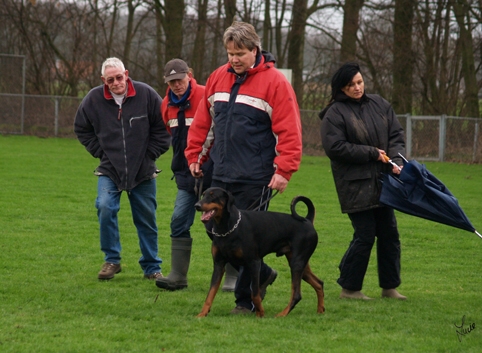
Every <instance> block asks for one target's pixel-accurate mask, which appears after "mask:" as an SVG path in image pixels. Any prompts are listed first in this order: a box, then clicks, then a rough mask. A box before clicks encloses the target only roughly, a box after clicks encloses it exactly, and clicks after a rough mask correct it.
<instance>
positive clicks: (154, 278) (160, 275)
mask: <svg viewBox="0 0 482 353" xmlns="http://www.w3.org/2000/svg"><path fill="white" fill-rule="evenodd" d="M163 277H164V276H163V275H162V273H161V272H155V273H151V274H150V275H144V278H145V279H153V280H156V279H158V278H163Z"/></svg>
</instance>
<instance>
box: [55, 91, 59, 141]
mask: <svg viewBox="0 0 482 353" xmlns="http://www.w3.org/2000/svg"><path fill="white" fill-rule="evenodd" d="M54 102H55V123H54V124H55V137H57V136H58V134H59V97H55V101H54Z"/></svg>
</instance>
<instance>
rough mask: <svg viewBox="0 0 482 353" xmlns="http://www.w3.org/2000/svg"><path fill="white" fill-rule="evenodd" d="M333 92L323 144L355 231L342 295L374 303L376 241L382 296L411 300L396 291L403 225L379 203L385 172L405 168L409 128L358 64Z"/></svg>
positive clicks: (346, 69)
mask: <svg viewBox="0 0 482 353" xmlns="http://www.w3.org/2000/svg"><path fill="white" fill-rule="evenodd" d="M331 88H332V99H331V101H330V103H329V104H328V106H327V107H326V108H325V109H323V111H322V112H321V113H320V118H321V119H322V124H321V140H322V144H323V148H324V150H325V152H326V154H327V156H328V157H329V158H330V160H331V168H332V173H333V178H334V180H335V186H336V191H337V193H338V199H339V201H340V206H341V211H342V212H343V213H347V214H348V217H349V218H350V220H351V223H352V226H353V228H354V234H353V240H352V241H351V243H350V246H349V248H348V250H347V251H346V253H345V255H344V256H343V258H342V260H341V263H340V266H339V268H340V277H339V279H338V281H337V282H338V284H340V286H341V287H342V292H341V295H340V297H341V298H351V299H370V298H369V297H367V296H366V295H364V294H363V293H362V292H361V289H362V286H363V279H364V277H365V273H366V270H367V267H368V262H369V259H370V253H371V250H372V247H373V244H374V243H375V238H376V239H377V260H378V278H379V284H380V287H381V288H382V297H390V298H397V299H406V297H405V296H403V295H401V294H400V293H398V291H397V290H396V288H397V287H398V286H399V285H400V283H401V280H400V253H401V250H400V240H399V234H398V229H397V221H396V219H395V214H394V212H393V209H392V208H389V207H385V206H383V205H381V204H380V203H379V198H380V191H381V182H380V173H382V172H383V173H395V174H399V173H400V170H401V168H402V164H403V162H402V160H401V158H400V157H399V155H398V153H401V154H405V144H404V133H403V129H402V127H401V125H400V123H399V121H398V120H397V117H396V115H395V113H394V111H393V109H392V107H391V105H390V104H389V103H388V102H387V101H386V100H385V99H383V98H382V97H380V96H378V95H374V94H366V93H365V87H364V82H363V76H362V74H361V72H360V67H359V66H358V64H356V63H347V64H344V65H343V66H341V67H340V68H339V69H338V71H337V72H336V73H335V74H334V76H333V78H332V81H331ZM388 159H392V160H393V162H394V163H395V164H397V165H399V167H397V166H394V165H392V164H389V163H388Z"/></svg>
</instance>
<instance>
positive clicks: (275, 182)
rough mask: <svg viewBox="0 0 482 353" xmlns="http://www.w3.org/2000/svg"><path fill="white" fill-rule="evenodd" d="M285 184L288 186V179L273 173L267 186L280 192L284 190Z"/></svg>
mask: <svg viewBox="0 0 482 353" xmlns="http://www.w3.org/2000/svg"><path fill="white" fill-rule="evenodd" d="M287 186H288V180H287V179H286V178H285V177H283V176H281V175H279V174H274V175H273V177H272V178H271V181H270V182H269V184H268V187H269V188H271V189H273V190H278V191H279V192H280V194H282V193H283V191H285V189H286V187H287Z"/></svg>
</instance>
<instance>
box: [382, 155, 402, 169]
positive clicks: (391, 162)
mask: <svg viewBox="0 0 482 353" xmlns="http://www.w3.org/2000/svg"><path fill="white" fill-rule="evenodd" d="M383 158H385V161H386V162H387V163H390V164H391V165H393V166H394V167H397V168H398V170H402V168H400V167H399V166H398V164H396V163H394V162H393V161H392V160H391V159H390V157H388V156H387V155H386V154H384V155H383Z"/></svg>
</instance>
